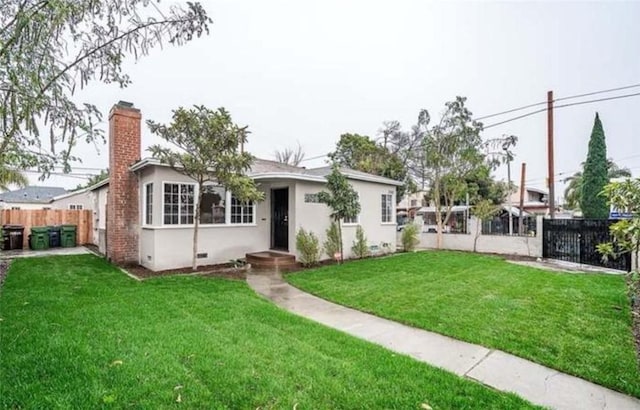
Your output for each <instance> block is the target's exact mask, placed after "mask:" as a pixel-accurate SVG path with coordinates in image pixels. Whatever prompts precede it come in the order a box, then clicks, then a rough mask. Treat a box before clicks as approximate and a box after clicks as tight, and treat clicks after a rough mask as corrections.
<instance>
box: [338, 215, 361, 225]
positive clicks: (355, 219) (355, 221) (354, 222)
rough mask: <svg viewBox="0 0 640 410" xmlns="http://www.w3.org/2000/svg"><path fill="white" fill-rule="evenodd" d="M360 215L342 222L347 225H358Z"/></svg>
mask: <svg viewBox="0 0 640 410" xmlns="http://www.w3.org/2000/svg"><path fill="white" fill-rule="evenodd" d="M359 217H360V215H356V216H354V217H353V218H344V219H343V220H342V222H343V223H345V224H352V225H353V224H357V223H358V219H359Z"/></svg>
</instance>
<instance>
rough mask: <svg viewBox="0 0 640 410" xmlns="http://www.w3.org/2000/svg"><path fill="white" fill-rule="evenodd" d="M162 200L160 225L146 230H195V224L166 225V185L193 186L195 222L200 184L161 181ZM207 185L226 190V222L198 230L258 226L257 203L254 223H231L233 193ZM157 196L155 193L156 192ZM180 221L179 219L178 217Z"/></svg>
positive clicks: (199, 226)
mask: <svg viewBox="0 0 640 410" xmlns="http://www.w3.org/2000/svg"><path fill="white" fill-rule="evenodd" d="M161 184H162V185H161V188H160V191H161V195H160V196H161V198H160V207H161V208H162V209H161V210H162V212H161V216H162V218H161V219H160V224H155V225H144V227H145V228H154V229H180V228H193V227H194V226H195V223H192V224H180V223H178V224H165V223H164V216H165V212H164V205H165V203H164V185H165V184H178V185H181V184H184V185H193V195H194V196H193V211H194V212H193V219H194V222H195V216H196V215H195V213H196V209H195V206H196V198H197V196H198V194H199V190H198V184H196V183H195V182H183V181H173V180H162V181H161ZM205 185H211V186H216V187H222V188H224V189H225V203H226V204H229V205H226V206H225V210H224V220H225V222H224V223H223V224H202V223H200V224H198V229H200V228H205V229H209V228H214V229H215V228H229V227H236V226H238V227H242V226H244V227H251V226H258V224H257V217H258V204H257V202H255V201H253V206H252V208H253V213H252V217H253V222H252V223H231V195H232V193H231V191H230V190H229V189H227V188H226V187H224V186H222V185H220V184H216V183H213V182H208V183H205ZM154 194H155V192H154ZM178 220H179V217H178Z"/></svg>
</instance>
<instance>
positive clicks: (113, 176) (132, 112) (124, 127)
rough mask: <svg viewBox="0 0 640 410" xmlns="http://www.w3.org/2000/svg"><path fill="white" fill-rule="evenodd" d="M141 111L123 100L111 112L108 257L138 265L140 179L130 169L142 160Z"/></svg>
mask: <svg viewBox="0 0 640 410" xmlns="http://www.w3.org/2000/svg"><path fill="white" fill-rule="evenodd" d="M141 118H142V115H141V114H140V110H139V109H137V108H135V107H134V106H133V104H131V103H128V102H124V101H119V102H118V103H117V104H116V105H114V106H113V108H111V111H110V112H109V193H108V195H107V258H108V259H109V260H111V261H112V262H114V263H117V264H132V263H138V262H139V260H138V259H139V257H138V228H139V224H140V221H139V214H138V203H139V199H138V179H137V176H136V175H135V174H134V173H133V172H131V171H130V170H129V167H130V166H131V165H133V164H134V163H135V162H136V161H138V160H140V143H141V141H140V120H141Z"/></svg>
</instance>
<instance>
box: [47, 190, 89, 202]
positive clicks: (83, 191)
mask: <svg viewBox="0 0 640 410" xmlns="http://www.w3.org/2000/svg"><path fill="white" fill-rule="evenodd" d="M88 190H89V188H82V189H79V190H77V191H69V192H67V193H66V194H62V195H58V196H55V197H53V198H51V200H52V201H59V200H61V199H65V198H70V197H72V196H75V195H80V194H84V193H85V192H87V191H88Z"/></svg>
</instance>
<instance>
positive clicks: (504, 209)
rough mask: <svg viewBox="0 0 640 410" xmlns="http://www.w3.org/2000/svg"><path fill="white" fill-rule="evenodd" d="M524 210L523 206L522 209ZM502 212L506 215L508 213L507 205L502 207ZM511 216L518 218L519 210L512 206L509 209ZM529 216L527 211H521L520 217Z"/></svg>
mask: <svg viewBox="0 0 640 410" xmlns="http://www.w3.org/2000/svg"><path fill="white" fill-rule="evenodd" d="M522 208H523V209H524V206H523V207H522ZM502 210H503V211H505V212H506V213H509V207H508V206H507V205H503V206H502ZM511 215H513V216H520V208H518V207H516V206H512V207H511ZM528 216H529V212H527V211H524V210H523V211H522V217H523V218H526V217H528Z"/></svg>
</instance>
